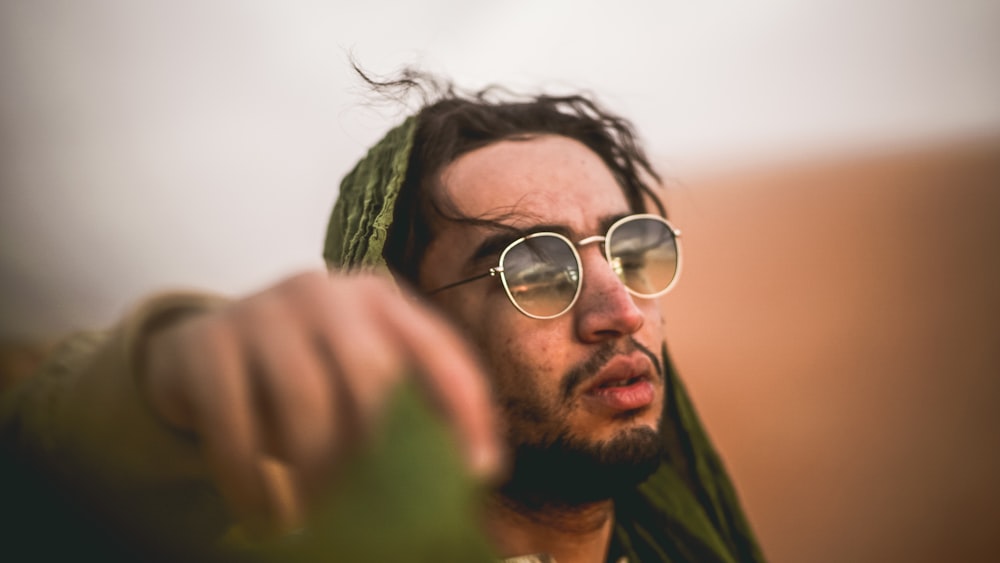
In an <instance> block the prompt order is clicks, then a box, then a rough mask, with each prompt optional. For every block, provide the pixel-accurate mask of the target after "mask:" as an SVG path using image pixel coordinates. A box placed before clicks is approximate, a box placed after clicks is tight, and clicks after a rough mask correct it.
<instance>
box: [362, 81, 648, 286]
mask: <svg viewBox="0 0 1000 563" xmlns="http://www.w3.org/2000/svg"><path fill="white" fill-rule="evenodd" d="M355 68H356V70H357V71H358V73H359V74H360V75H361V77H362V78H363V79H364V80H365V81H366V82H368V84H369V85H370V86H371V87H372V88H373V89H375V90H376V91H377V92H380V93H382V94H384V95H388V96H390V97H393V98H395V99H400V98H403V97H405V96H406V95H408V94H410V93H411V92H412V91H414V90H416V91H417V92H418V93H419V94H420V96H421V98H422V101H423V104H422V107H421V109H420V110H419V111H418V112H417V114H416V118H417V125H416V132H415V137H414V141H413V149H412V151H411V153H410V160H409V163H408V166H407V173H406V179H405V180H404V182H403V185H402V187H401V189H400V192H399V195H398V199H397V200H396V207H395V210H394V215H393V222H392V226H391V228H390V230H389V232H388V235H387V238H386V242H385V246H384V249H383V257H384V258H385V261H386V263H387V264H388V265H389V268H390V269H391V270H392V271H393V273H394V275H396V276H398V277H401V278H402V279H405V280H406V281H408V282H409V283H411V284H414V285H416V284H417V280H418V276H419V272H420V265H421V262H422V260H423V256H424V252H425V251H426V249H427V247H428V246H429V244H430V242H431V240H432V239H433V237H434V230H433V224H434V223H433V221H432V218H438V219H441V218H443V219H446V220H450V221H458V222H464V223H469V224H477V225H488V226H491V227H493V228H504V226H503V225H502V224H501V223H499V222H498V221H497V220H496V218H484V217H468V216H464V215H462V214H461V213H460V212H459V211H458V210H457V208H456V207H455V206H454V205H453V204H452V203H451V202H450V201H447V200H446V198H444V196H443V195H442V191H441V190H436V189H431V188H433V187H434V186H436V184H437V182H438V181H439V176H440V173H441V171H442V170H443V169H444V167H446V166H447V165H448V164H450V163H451V162H453V161H454V160H455V159H457V158H458V157H460V156H462V155H463V154H465V153H468V152H471V151H473V150H475V149H478V148H481V147H484V146H486V145H489V144H491V143H495V142H497V141H502V140H517V139H530V138H532V137H535V136H537V135H541V134H553V135H561V136H564V137H569V138H571V139H575V140H577V141H579V142H581V143H583V144H584V145H586V146H587V147H589V148H590V149H591V150H592V151H594V152H595V153H596V154H597V155H598V156H599V157H600V158H601V160H602V161H604V163H605V164H606V165H607V167H608V168H609V169H610V170H611V173H612V174H613V175H614V177H615V179H616V180H617V181H618V184H619V185H620V186H621V188H622V192H624V194H625V198H626V200H627V202H628V204H629V207H630V208H631V209H632V210H633V211H635V212H637V213H642V212H648V209H647V205H646V203H647V201H649V202H652V204H653V205H654V206H655V207H656V211H657V212H659V214H660V215H664V216H665V210H664V207H663V203H662V202H661V201H660V198H659V197H658V195H657V193H656V192H655V191H654V190H653V188H652V187H651V186H650V185H649V184H647V182H646V181H645V180H644V176H645V177H648V178H650V179H652V180H655V181H656V182H657V184H658V183H659V182H660V181H661V180H660V177H659V175H658V174H657V173H656V171H654V170H653V168H652V166H651V165H650V163H649V160H648V158H647V157H646V154H645V152H644V151H643V150H642V148H641V147H640V146H639V144H638V142H637V139H636V134H635V132H634V129H633V126H632V124H631V123H630V122H629V121H628V120H626V119H624V118H622V117H618V116H616V115H614V114H612V113H610V112H608V111H607V110H605V109H604V108H603V107H601V106H600V105H599V104H598V103H597V102H596V101H594V100H593V99H592V98H591V97H590V96H587V95H584V94H578V95H571V96H548V95H537V96H520V95H516V94H514V93H512V92H510V91H508V90H505V89H503V88H499V87H496V86H491V87H488V88H485V89H483V90H479V91H476V92H460V91H458V90H457V89H456V88H455V87H454V85H453V84H451V83H449V82H444V81H442V80H440V79H437V78H435V77H433V76H430V75H427V74H424V73H420V72H417V71H413V70H404V71H403V72H402V74H401V76H400V78H397V79H393V80H388V81H380V80H375V79H373V78H371V77H370V76H368V75H366V74H365V73H364V72H363V71H361V70H360V69H357V67H355Z"/></svg>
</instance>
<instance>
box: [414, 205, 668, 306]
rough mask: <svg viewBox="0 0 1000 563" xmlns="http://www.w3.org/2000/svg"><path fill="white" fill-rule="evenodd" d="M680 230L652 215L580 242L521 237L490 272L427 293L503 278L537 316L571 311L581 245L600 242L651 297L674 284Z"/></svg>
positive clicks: (632, 284) (625, 279)
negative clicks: (479, 280) (478, 281)
mask: <svg viewBox="0 0 1000 563" xmlns="http://www.w3.org/2000/svg"><path fill="white" fill-rule="evenodd" d="M680 236H681V233H680V231H678V230H677V229H674V228H673V226H671V225H670V223H669V222H667V220H666V219H664V218H662V217H660V216H658V215H651V214H646V213H644V214H638V215H629V216H627V217H623V218H621V219H619V220H617V221H615V222H614V223H613V224H612V225H611V227H610V228H609V229H608V232H607V234H605V235H604V236H600V235H595V236H592V237H587V238H585V239H583V240H581V241H579V242H577V243H576V244H574V243H573V242H572V241H570V240H569V239H568V238H566V237H565V236H563V235H561V234H559V233H551V232H540V233H532V234H530V235H527V236H524V237H521V238H519V239H517V240H515V241H514V242H512V243H510V244H509V245H507V248H505V249H504V250H503V252H501V253H500V263H499V264H498V265H497V266H495V267H493V268H490V270H489V271H488V272H486V273H483V274H479V275H477V276H473V277H471V278H466V279H464V280H459V281H457V282H454V283H450V284H448V285H446V286H444V287H439V288H437V289H435V290H434V291H431V292H430V293H429V295H433V294H435V293H438V292H441V291H444V290H446V289H451V288H453V287H457V286H459V285H462V284H466V283H469V282H473V281H476V280H478V279H482V278H485V277H487V276H493V277H495V276H500V281H501V282H502V283H503V288H504V290H505V291H506V292H507V297H508V298H509V299H510V302H511V303H512V304H513V305H514V307H516V308H517V310H518V311H521V312H522V313H524V314H525V315H527V316H529V317H531V318H533V319H552V318H555V317H558V316H560V315H562V314H563V313H565V312H566V311H569V310H570V309H571V308H572V307H573V305H574V304H575V303H576V300H577V299H578V298H579V297H580V288H581V287H583V268H582V267H581V262H580V254H579V252H577V248H578V247H581V246H584V245H587V244H593V243H597V242H599V243H602V245H603V246H604V256H605V258H607V260H608V264H610V265H611V269H612V270H614V272H615V274H616V275H617V276H618V279H620V280H621V281H622V283H623V284H624V285H625V288H626V289H627V290H628V292H629V293H631V294H632V295H635V296H636V297H642V298H644V299H652V298H654V297H659V296H661V295H663V294H665V293H667V292H668V291H670V289H672V288H673V286H674V284H675V283H676V282H677V278H678V274H680V269H681V257H680V242H679V240H678V239H679V237H680Z"/></svg>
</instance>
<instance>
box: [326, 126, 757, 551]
mask: <svg viewBox="0 0 1000 563" xmlns="http://www.w3.org/2000/svg"><path fill="white" fill-rule="evenodd" d="M416 126H417V119H416V118H415V117H410V118H408V119H407V120H406V121H404V122H403V123H402V124H401V125H399V126H398V127H396V128H394V129H392V130H391V131H390V132H389V133H388V134H387V135H386V136H385V137H384V138H383V139H382V140H381V141H380V142H379V143H378V144H376V145H375V146H374V147H373V148H372V149H371V150H370V151H369V152H368V154H367V156H366V157H365V158H364V159H362V160H361V162H359V163H358V164H357V166H356V167H355V168H354V170H352V171H351V173H350V174H348V175H347V177H345V178H344V180H343V182H342V183H341V186H340V194H339V196H338V199H337V203H336V205H335V206H334V209H333V213H332V215H331V219H330V224H329V227H328V230H327V236H326V244H325V247H324V253H323V255H324V258H325V259H326V261H327V264H328V265H329V266H330V267H331V268H339V269H345V270H353V269H358V268H362V269H384V268H385V263H384V261H383V259H382V247H383V244H384V243H385V238H386V232H387V229H388V227H389V225H390V224H391V222H392V217H393V209H394V205H395V202H396V196H397V194H398V193H399V189H400V187H401V186H402V184H403V180H404V178H405V177H406V166H407V163H408V161H409V157H410V151H411V149H412V147H413V142H414V133H415V130H416ZM663 359H664V362H663V365H664V367H665V371H666V374H665V376H666V378H667V385H666V389H667V396H666V410H665V414H664V416H665V417H667V421H666V424H667V426H668V427H669V428H670V429H671V431H670V432H669V434H670V437H669V439H670V440H671V441H672V443H673V445H674V447H673V448H668V449H669V450H670V451H671V452H672V453H671V454H669V455H666V456H665V457H664V460H663V462H662V463H661V465H660V468H659V469H658V470H657V471H656V473H654V475H653V476H652V477H651V478H650V479H649V480H648V481H647V482H646V483H644V484H643V485H641V486H640V487H638V489H637V490H635V491H634V492H632V493H629V494H627V495H623V496H622V497H621V498H617V499H616V502H615V512H616V516H615V517H616V527H615V533H614V537H613V542H612V546H611V550H610V552H609V560H615V559H617V558H618V557H620V556H626V557H628V558H629V561H674V562H680V561H718V562H726V563H728V562H736V561H740V562H743V561H762V560H763V557H762V555H761V552H760V550H759V548H758V546H757V544H756V541H755V539H754V537H753V533H752V531H751V529H750V527H749V525H748V523H747V521H746V519H745V517H744V516H743V512H742V510H741V508H740V505H739V501H738V499H737V496H736V493H735V490H734V488H733V486H732V484H731V482H730V480H729V478H728V476H727V474H726V471H725V468H724V467H723V464H722V462H721V460H720V458H719V456H718V455H717V454H716V452H715V450H714V448H713V447H712V444H711V442H710V440H709V438H708V436H707V434H706V433H705V431H704V429H703V428H702V425H701V423H700V421H699V419H698V416H697V414H696V412H695V409H694V405H693V404H692V403H691V400H690V398H689V397H688V395H687V392H686V391H685V389H684V386H683V385H682V383H681V381H680V379H679V378H678V377H677V374H676V372H675V370H674V368H673V365H672V363H671V362H670V359H669V356H668V354H667V350H666V346H664V348H663ZM442 439H447V437H444V436H443V437H442ZM437 461H439V460H434V459H431V460H428V459H420V460H413V461H412V463H436V462H437ZM400 471H405V469H404V468H403V467H401V468H400ZM436 510H438V508H437V507H435V506H434V505H433V504H432V505H428V506H426V511H427V513H428V515H429V516H431V515H433V513H434V512H435V511H436Z"/></svg>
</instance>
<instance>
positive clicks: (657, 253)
mask: <svg viewBox="0 0 1000 563" xmlns="http://www.w3.org/2000/svg"><path fill="white" fill-rule="evenodd" d="M607 246H608V255H609V256H610V257H611V267H612V268H614V270H615V273H617V274H618V277H619V278H620V279H621V280H622V283H624V284H625V286H626V287H628V288H629V289H631V290H632V292H633V293H635V294H636V295H639V296H641V297H655V296H657V295H659V294H661V293H663V292H664V291H666V289H667V288H668V287H669V286H670V282H672V281H673V279H674V276H676V275H677V239H676V238H675V237H674V233H673V231H671V230H670V227H669V226H668V225H667V224H666V223H664V222H662V221H659V220H657V219H652V218H648V217H640V218H637V219H632V220H630V221H626V222H624V223H620V224H619V225H618V226H617V227H615V229H614V232H612V233H611V234H610V236H609V237H608V241H607Z"/></svg>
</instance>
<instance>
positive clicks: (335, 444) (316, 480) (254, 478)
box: [141, 272, 499, 527]
mask: <svg viewBox="0 0 1000 563" xmlns="http://www.w3.org/2000/svg"><path fill="white" fill-rule="evenodd" d="M146 346H147V347H146V349H145V350H144V352H145V356H144V357H145V364H144V368H145V369H144V372H143V374H142V382H143V383H142V385H141V386H142V389H143V391H144V392H145V393H146V395H147V398H148V399H149V403H150V404H151V405H152V408H153V410H154V412H155V413H156V414H157V415H158V416H159V417H161V418H162V419H163V420H164V421H166V422H167V423H168V424H169V425H171V426H173V427H175V428H177V429H179V430H182V431H187V432H190V433H192V434H194V435H195V436H196V437H197V438H198V440H199V442H200V445H201V448H202V452H203V455H204V456H205V461H206V462H207V465H208V467H209V470H210V471H211V478H212V479H213V480H214V482H215V484H216V486H217V487H218V489H219V491H220V493H221V494H222V496H223V498H224V499H225V501H226V503H227V505H228V506H229V508H230V510H231V511H232V513H233V515H234V516H235V517H237V518H238V519H240V521H241V522H244V523H245V524H248V525H250V526H251V527H257V526H262V525H263V526H265V527H270V526H267V524H265V523H268V522H270V523H271V524H273V519H274V518H275V515H274V513H273V512H274V510H275V507H273V506H271V504H272V501H271V500H270V499H269V490H268V487H269V484H268V483H267V480H268V477H267V475H265V473H267V471H262V469H261V468H262V467H266V464H262V463H261V462H262V461H263V460H265V459H267V458H276V459H278V460H280V461H282V462H283V463H284V464H285V465H286V467H287V468H288V469H289V472H288V473H289V474H290V476H291V484H292V487H291V489H292V494H294V495H295V496H296V497H297V499H298V500H301V499H303V498H310V497H311V496H312V495H311V493H313V492H316V491H317V489H318V488H320V487H322V486H323V484H324V482H325V480H326V479H328V476H329V473H330V470H331V468H333V466H334V465H335V464H336V463H337V461H338V459H340V457H341V456H342V454H343V452H344V450H345V448H346V447H348V446H350V445H351V444H352V443H355V442H356V441H357V440H358V439H359V438H361V439H363V438H364V437H365V436H367V435H370V434H371V432H372V430H373V427H374V425H375V423H376V422H377V420H378V417H379V414H380V413H381V411H382V410H383V407H384V405H385V403H386V399H387V398H388V397H389V395H390V393H391V391H392V390H393V389H394V388H395V387H396V384H397V383H398V382H399V380H400V379H401V378H402V377H404V376H405V375H406V374H409V373H416V374H419V375H420V377H421V379H422V381H421V383H423V387H425V388H426V389H427V390H428V393H429V397H430V398H431V399H432V402H433V403H435V404H436V405H437V406H439V407H440V408H441V410H442V411H443V413H444V415H445V417H446V419H447V420H448V421H449V423H450V424H451V425H452V426H453V427H454V429H455V431H456V434H457V437H458V439H459V443H460V444H461V446H462V447H463V450H464V452H465V453H466V456H467V459H468V463H469V467H470V469H471V470H472V471H473V473H475V474H477V475H481V476H487V475H489V474H491V473H493V472H494V471H496V469H497V465H498V459H499V454H498V451H499V450H498V445H497V441H496V438H495V430H494V425H493V414H492V407H491V406H490V403H489V397H488V392H487V386H486V380H485V378H484V374H483V373H482V371H481V369H480V367H479V366H478V364H477V363H476V361H475V359H474V357H473V355H472V354H471V352H470V351H469V349H468V347H467V345H466V344H465V342H464V341H463V340H462V339H461V338H460V337H459V336H458V335H457V334H456V333H455V332H454V331H453V330H452V329H451V328H450V327H449V326H448V325H447V324H446V323H445V322H444V321H443V320H442V319H440V318H439V317H438V316H437V315H436V314H435V313H433V312H432V311H430V310H429V309H427V308H426V307H424V306H422V305H420V304H418V303H416V302H415V301H414V300H412V299H408V298H407V297H406V296H405V295H404V294H402V293H401V292H400V290H399V289H398V288H397V287H396V286H394V285H393V284H391V283H390V282H389V281H387V280H384V279H381V278H378V277H375V276H370V275H343V274H336V273H334V274H327V273H325V272H314V273H307V274H302V275H299V276H296V277H293V278H291V279H288V280H286V281H284V282H282V283H280V284H278V285H276V286H274V287H272V288H270V289H267V290H266V291H263V292H261V293H259V294H256V295H253V296H251V297H248V298H246V299H243V300H240V301H237V302H235V303H233V304H231V305H229V306H227V307H225V308H223V309H220V310H217V311H213V312H209V313H204V314H199V315H194V316H191V317H186V318H184V319H182V320H180V321H178V322H176V323H174V324H172V325H169V326H167V327H165V328H162V329H160V330H159V331H157V332H156V333H154V334H153V335H151V337H150V338H149V340H148V342H147V344H146Z"/></svg>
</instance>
